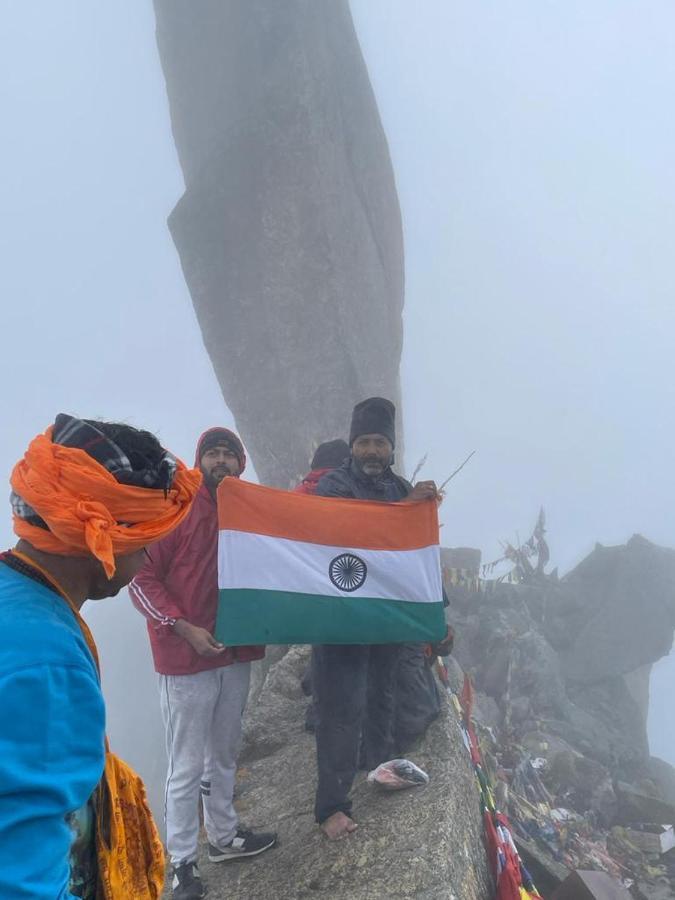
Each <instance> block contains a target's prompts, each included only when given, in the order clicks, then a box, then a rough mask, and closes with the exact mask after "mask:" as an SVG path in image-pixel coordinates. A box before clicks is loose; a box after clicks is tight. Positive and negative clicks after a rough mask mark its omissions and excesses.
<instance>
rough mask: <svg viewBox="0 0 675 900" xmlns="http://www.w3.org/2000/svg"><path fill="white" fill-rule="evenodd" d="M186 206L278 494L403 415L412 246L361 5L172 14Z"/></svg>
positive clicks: (214, 325)
mask: <svg viewBox="0 0 675 900" xmlns="http://www.w3.org/2000/svg"><path fill="white" fill-rule="evenodd" d="M155 11H156V17H157V42H158V45H159V50H160V56H161V61H162V66H163V69H164V74H165V77H166V83H167V89H168V95H169V105H170V110H171V121H172V126H173V133H174V137H175V141H176V147H177V150H178V156H179V159H180V163H181V166H182V169H183V173H184V176H185V185H186V189H185V194H184V195H183V197H182V198H181V200H180V201H179V203H178V205H177V206H176V208H175V210H174V211H173V213H172V214H171V216H170V219H169V224H170V229H171V233H172V235H173V238H174V241H175V243H176V247H177V249H178V252H179V255H180V259H181V263H182V266H183V271H184V274H185V278H186V281H187V284H188V287H189V289H190V293H191V295H192V299H193V303H194V307H195V311H196V313H197V318H198V320H199V324H200V326H201V330H202V335H203V338H204V343H205V345H206V348H207V350H208V352H209V355H210V357H211V360H212V362H213V366H214V369H215V371H216V375H217V377H218V380H219V382H220V385H221V388H222V390H223V395H224V397H225V400H226V402H227V404H228V406H229V407H230V409H231V410H232V412H233V414H234V416H235V419H236V422H237V426H238V428H239V430H240V431H241V434H242V436H243V438H244V441H245V443H246V445H247V447H248V449H249V451H250V453H251V456H252V458H253V461H254V464H255V467H256V470H257V472H258V474H259V475H260V477H261V479H262V480H263V481H264V482H266V483H268V484H273V485H277V486H282V487H287V486H288V484H289V482H290V481H292V480H294V479H295V478H296V477H299V476H300V475H302V474H304V473H305V471H306V470H307V465H308V460H309V456H310V452H311V449H312V445H313V443H316V442H320V441H323V440H326V439H330V438H335V437H338V436H345V434H346V431H347V428H348V423H349V415H350V412H351V408H352V407H353V405H354V404H355V403H356V402H358V401H359V400H361V399H363V398H364V397H366V396H369V395H372V394H379V395H383V396H386V397H389V398H390V399H392V400H393V401H394V402H395V403H396V404H397V406H400V403H399V401H400V391H399V360H400V354H401V343H402V324H401V312H402V308H403V242H402V229H401V217H400V211H399V206H398V199H397V195H396V188H395V184H394V176H393V172H392V167H391V162H390V158H389V151H388V147H387V142H386V138H385V136H384V132H383V130H382V126H381V123H380V119H379V115H378V111H377V106H376V103H375V99H374V96H373V92H372V89H371V86H370V82H369V79H368V73H367V70H366V67H365V64H364V61H363V58H362V56H361V51H360V48H359V45H358V41H357V38H356V35H355V32H354V27H353V24H352V20H351V16H350V12H349V5H348V2H347V0H331V2H330V3H317V2H316V0H284V2H283V3H280V2H279V0H195V2H191V3H185V2H184V0H155Z"/></svg>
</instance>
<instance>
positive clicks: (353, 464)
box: [312, 397, 438, 840]
mask: <svg viewBox="0 0 675 900" xmlns="http://www.w3.org/2000/svg"><path fill="white" fill-rule="evenodd" d="M395 418H396V409H395V407H394V404H393V403H391V402H390V401H389V400H384V399H382V398H381V397H371V398H370V399H369V400H364V401H363V402H362V403H359V404H357V405H356V406H355V407H354V412H353V415H352V424H351V430H350V436H349V444H350V450H351V456H350V458H349V459H348V460H347V461H346V462H345V463H344V464H343V465H342V466H339V467H338V468H337V469H333V471H332V472H329V473H328V474H327V475H324V477H323V478H322V479H321V481H320V482H319V484H318V486H317V490H316V493H317V495H319V496H323V497H345V498H351V499H354V500H380V501H383V502H387V503H392V502H396V501H401V500H407V501H416V500H428V499H436V498H437V497H438V492H437V489H436V485H435V484H434V482H433V481H423V482H420V483H419V484H417V485H416V486H415V487H414V488H413V487H412V485H411V484H410V483H409V482H407V481H406V480H405V478H401V476H400V475H396V473H395V472H393V471H392V468H391V466H392V462H393V456H394V447H395V444H396V440H395ZM399 652H400V645H399V644H346V645H335V644H324V645H321V646H317V647H314V651H313V654H312V684H313V689H314V698H315V704H316V749H317V763H318V770H319V784H318V788H317V793H316V802H315V807H314V812H315V815H316V820H317V822H318V823H319V824H320V826H321V828H322V830H323V831H324V833H325V834H326V836H327V837H328V838H330V839H331V840H335V839H337V838H342V837H345V836H346V835H348V834H349V833H350V832H352V831H354V830H355V829H356V828H357V825H356V822H354V820H353V819H352V818H351V801H350V800H349V792H350V790H351V786H352V782H353V780H354V776H355V775H356V771H357V767H358V762H359V743H360V741H361V736H362V731H363V736H362V747H363V755H364V759H363V762H364V764H365V765H366V766H367V768H369V769H372V768H375V766H377V765H379V764H380V763H381V762H384V761H385V760H387V759H389V758H390V757H391V753H392V751H393V735H392V725H393V713H394V694H395V676H396V667H397V664H398V658H399Z"/></svg>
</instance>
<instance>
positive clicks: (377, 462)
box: [354, 459, 387, 478]
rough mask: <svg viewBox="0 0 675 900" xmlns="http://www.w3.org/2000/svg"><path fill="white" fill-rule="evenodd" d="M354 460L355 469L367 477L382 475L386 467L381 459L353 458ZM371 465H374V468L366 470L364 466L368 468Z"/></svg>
mask: <svg viewBox="0 0 675 900" xmlns="http://www.w3.org/2000/svg"><path fill="white" fill-rule="evenodd" d="M354 462H355V463H356V467H357V469H358V470H359V471H360V472H361V473H362V474H363V475H365V476H366V477H367V478H377V477H378V476H379V475H382V473H383V472H384V471H385V470H386V468H387V466H386V464H385V463H383V462H382V460H381V459H362V460H359V459H355V460H354ZM371 466H373V467H376V469H375V470H374V471H370V472H369V471H367V468H366V467H368V468H370V467H371Z"/></svg>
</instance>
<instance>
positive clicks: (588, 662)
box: [548, 535, 675, 687]
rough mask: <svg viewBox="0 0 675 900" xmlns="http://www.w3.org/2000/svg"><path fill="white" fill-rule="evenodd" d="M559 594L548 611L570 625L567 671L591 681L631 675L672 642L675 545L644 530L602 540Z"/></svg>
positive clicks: (666, 650) (663, 652) (565, 659)
mask: <svg viewBox="0 0 675 900" xmlns="http://www.w3.org/2000/svg"><path fill="white" fill-rule="evenodd" d="M559 600H562V603H560V602H558V603H556V605H555V607H554V608H549V610H548V612H549V614H550V618H551V619H553V620H554V621H555V619H558V620H559V619H560V618H566V619H567V622H568V629H569V630H571V634H570V645H569V648H568V649H567V650H566V652H565V653H564V654H563V657H562V665H563V668H564V670H565V673H566V677H567V678H568V679H570V680H574V681H579V682H583V683H586V684H589V683H592V682H594V681H599V680H601V679H603V678H611V677H613V676H616V675H628V674H629V673H632V672H635V671H636V670H638V669H641V668H642V667H644V666H648V665H649V664H651V663H653V662H656V660H657V659H659V658H660V657H662V656H667V655H668V653H669V652H670V648H671V647H672V643H673V629H674V628H675V551H673V550H670V549H666V548H664V547H657V546H656V545H655V544H652V543H650V542H649V541H647V540H645V538H643V537H640V536H639V535H636V536H634V537H632V538H631V539H630V541H628V543H627V544H626V545H625V546H623V547H601V546H598V547H596V549H595V551H594V552H593V553H591V554H590V556H588V557H587V558H586V559H585V560H584V561H583V562H582V563H580V564H579V565H578V566H577V568H576V569H574V571H572V572H570V574H569V575H567V576H566V577H565V579H564V581H563V584H562V585H561V593H560V598H559ZM566 600H568V602H569V606H568V605H567V604H566V602H565V601H566ZM570 610H573V611H572V612H571V614H570ZM631 687H632V685H631Z"/></svg>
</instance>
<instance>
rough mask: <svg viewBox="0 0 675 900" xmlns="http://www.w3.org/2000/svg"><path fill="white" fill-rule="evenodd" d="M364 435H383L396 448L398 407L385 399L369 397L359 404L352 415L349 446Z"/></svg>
mask: <svg viewBox="0 0 675 900" xmlns="http://www.w3.org/2000/svg"><path fill="white" fill-rule="evenodd" d="M362 434H383V435H384V436H385V437H386V438H389V440H390V442H391V446H392V447H395V446H396V407H395V406H394V404H393V403H392V402H391V400H385V399H384V398H383V397H369V398H368V400H362V401H361V403H357V404H356V406H355V407H354V412H353V413H352V427H351V429H350V431H349V446H350V447H351V445H352V444H353V443H354V441H355V440H356V438H357V437H359V435H362Z"/></svg>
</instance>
